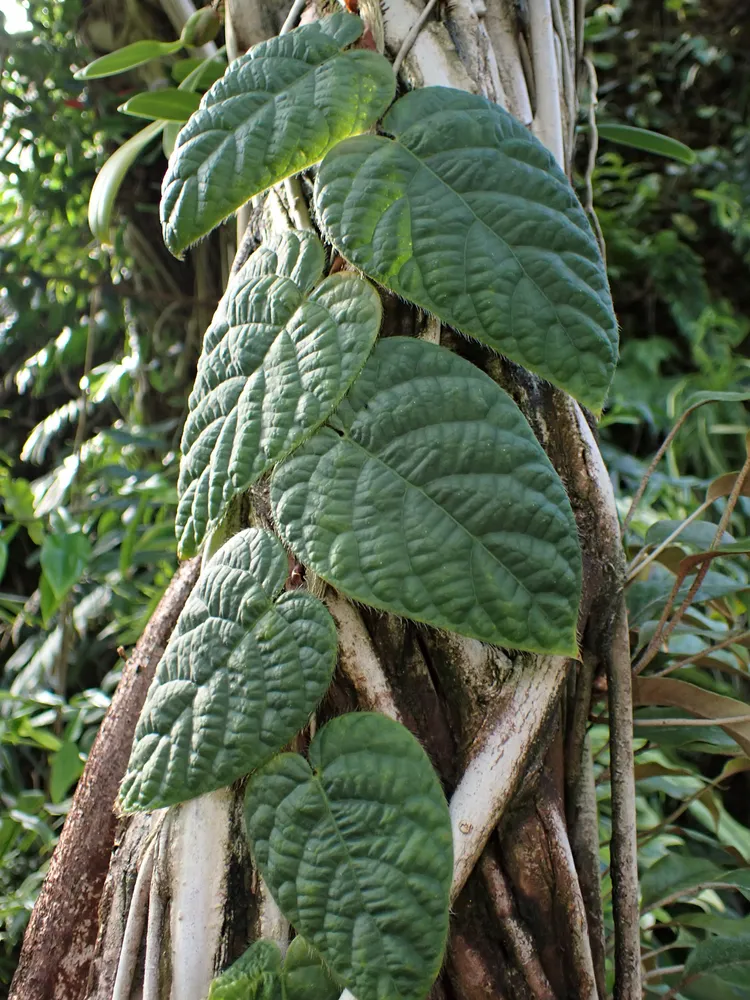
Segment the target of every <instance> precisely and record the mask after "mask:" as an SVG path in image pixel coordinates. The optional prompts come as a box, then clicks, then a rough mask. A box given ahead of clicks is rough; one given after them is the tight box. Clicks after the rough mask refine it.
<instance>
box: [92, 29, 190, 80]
mask: <svg viewBox="0 0 750 1000" xmlns="http://www.w3.org/2000/svg"><path fill="white" fill-rule="evenodd" d="M183 44H184V43H183V42H181V41H180V40H177V41H175V42H157V41H154V40H153V39H146V38H144V39H143V40H142V41H140V42H133V43H132V44H131V45H126V46H124V48H122V49H116V50H115V51H114V52H108V53H107V55H106V56H101V57H100V58H99V59H95V60H94V61H93V62H92V63H89V64H88V66H84V67H83V69H79V70H78V72H77V73H76V74H75V78H76V80H95V79H97V78H99V77H103V76H114V75H115V74H116V73H124V72H126V71H127V70H130V69H135V67H136V66H142V65H143V63H147V62H151V60H152V59H160V58H163V57H164V56H170V55H172V54H173V53H174V52H179V51H180V49H181V48H183Z"/></svg>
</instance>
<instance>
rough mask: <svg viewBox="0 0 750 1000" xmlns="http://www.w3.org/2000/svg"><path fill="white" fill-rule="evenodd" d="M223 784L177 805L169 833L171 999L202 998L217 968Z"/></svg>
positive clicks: (226, 797)
mask: <svg viewBox="0 0 750 1000" xmlns="http://www.w3.org/2000/svg"><path fill="white" fill-rule="evenodd" d="M232 798H233V796H232V792H231V790H230V789H228V788H224V789H221V791H218V792H211V793H210V794H209V795H201V796H200V798H197V799H192V800H191V801H190V802H185V803H184V804H183V805H181V806H178V807H176V815H175V816H174V818H173V820H172V824H173V826H172V831H171V835H170V838H169V881H170V884H169V890H168V891H169V895H170V898H171V907H170V966H171V971H172V984H171V993H170V997H171V1000H205V997H206V995H207V993H208V987H209V985H210V983H211V980H212V979H213V978H214V976H215V975H216V973H217V971H218V969H219V968H220V951H221V943H222V936H221V932H222V925H223V922H224V910H225V904H226V900H227V871H228V868H229V857H230V852H231V844H230V836H229V833H230V828H231V824H230V811H231V806H232Z"/></svg>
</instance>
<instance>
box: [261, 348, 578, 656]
mask: <svg viewBox="0 0 750 1000" xmlns="http://www.w3.org/2000/svg"><path fill="white" fill-rule="evenodd" d="M330 423H331V426H330V427H324V428H322V429H321V430H320V431H318V432H317V433H316V434H315V435H314V436H313V437H312V438H310V440H308V441H307V442H306V443H305V444H304V445H303V446H302V447H301V448H300V449H298V450H297V451H296V452H295V453H294V454H293V455H291V457H290V458H289V459H287V460H286V461H285V462H284V463H283V464H282V465H280V466H278V467H277V469H276V471H275V472H274V475H273V478H272V480H271V501H272V505H273V509H274V516H275V518H276V521H277V524H278V525H279V528H280V530H281V533H282V534H283V536H284V538H285V539H286V540H287V542H288V543H289V545H290V546H291V548H292V549H293V550H294V551H295V552H296V553H297V555H298V556H299V557H300V559H302V561H303V562H305V563H306V564H307V565H309V566H310V567H311V568H312V569H314V570H315V572H316V573H317V574H318V575H319V576H321V577H323V579H324V580H327V581H328V582H329V583H332V584H333V585H334V586H335V587H337V588H338V589H340V590H341V591H343V593H345V594H347V595H348V596H349V597H352V598H354V599H355V600H358V601H362V602H363V603H364V604H370V605H372V606H373V607H376V608H382V609H384V610H386V611H392V612H394V613H395V614H399V615H405V616H406V617H408V618H415V619H417V621H422V622H427V623H428V624H430V625H434V626H436V627H438V628H444V629H448V630H450V631H452V632H459V633H461V634H462V635H469V636H473V637H474V638H477V639H482V640H483V641H485V642H492V643H496V644H498V645H501V646H512V647H514V648H516V649H531V650H535V651H539V652H555V653H562V654H575V653H576V650H577V643H576V621H577V615H578V601H579V597H580V588H581V559H580V552H579V547H578V537H577V533H576V525H575V521H574V519H573V514H572V512H571V509H570V504H569V503H568V498H567V496H566V494H565V490H564V489H563V486H562V483H561V482H560V480H559V479H558V477H557V475H556V473H555V471H554V469H553V468H552V466H551V464H550V462H549V459H548V458H547V456H546V455H545V453H544V451H543V450H542V448H541V446H540V445H539V443H538V442H537V440H536V438H535V437H534V435H533V433H532V431H531V428H530V427H529V425H528V423H527V422H526V420H525V419H524V417H523V415H522V414H521V411H520V410H519V409H518V407H517V406H516V404H515V403H514V402H513V400H512V399H511V398H510V397H509V396H508V395H507V394H506V393H505V392H503V390H502V389H500V388H499V387H498V386H497V385H496V384H495V383H494V382H493V381H492V379H491V378H489V377H488V376H487V375H485V374H484V373H483V372H481V371H480V370H479V369H478V368H475V367H474V365H472V364H470V363H469V362H468V361H464V360H463V359H462V358H459V357H458V356H457V355H455V354H453V353H451V352H450V351H448V350H446V349H445V348H442V347H438V346H436V345H434V344H429V343H426V342H424V341H420V340H415V339H407V338H400V337H391V338H387V339H386V340H382V341H380V342H379V343H378V344H377V346H376V347H375V350H374V351H373V353H372V356H371V358H370V360H369V361H368V362H367V364H366V365H365V368H364V370H363V372H362V374H361V375H360V377H359V378H358V379H357V381H356V382H355V383H354V385H353V386H352V388H351V389H350V391H349V394H348V396H347V397H346V398H345V400H344V401H343V403H342V404H341V405H340V407H339V408H338V410H337V411H336V414H335V415H334V417H333V418H332V419H331V421H330Z"/></svg>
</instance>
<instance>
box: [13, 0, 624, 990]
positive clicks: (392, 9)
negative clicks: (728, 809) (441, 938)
mask: <svg viewBox="0 0 750 1000" xmlns="http://www.w3.org/2000/svg"><path fill="white" fill-rule="evenodd" d="M312 6H313V4H312V3H311V4H310V7H311V8H312ZM228 7H229V11H230V16H231V19H232V23H233V25H234V29H235V36H236V37H235V43H236V45H237V47H238V49H239V50H240V51H242V50H243V49H244V48H245V47H247V45H248V44H249V43H251V42H255V41H257V40H258V39H257V30H258V25H263V24H268V23H275V25H276V28H277V30H278V26H279V24H280V23H281V21H280V14H283V13H285V11H286V10H287V9H288V4H287V5H285V9H284V10H282V11H281V12H279V11H278V10H276V9H275V4H274V3H273V2H272V0H234V2H231V0H230V2H229V3H228ZM578 8H579V5H578V4H576V3H574V0H532V3H531V4H530V7H529V9H530V16H529V18H528V19H525V18H524V17H523V16H522V12H523V11H524V10H525V5H519V4H517V3H515V2H514V0H476V2H471V0H452V2H450V3H446V4H443V5H442V18H441V19H437V18H435V16H434V14H433V15H432V18H430V19H428V20H427V21H426V23H425V24H424V26H423V28H422V30H421V31H420V33H419V34H418V36H417V37H416V40H415V41H414V44H413V45H412V47H411V48H410V49H409V51H408V52H406V53H405V58H404V60H403V66H402V76H403V78H404V79H405V81H406V83H407V84H408V85H409V86H412V87H416V86H423V85H428V84H440V85H444V86H452V87H458V88H463V89H467V90H471V91H473V92H476V93H482V94H485V95H486V96H487V97H489V98H490V99H491V100H494V101H496V102H497V103H498V104H501V105H502V106H504V107H506V108H507V109H508V110H509V111H510V112H511V113H513V114H514V115H515V116H516V117H517V118H519V119H520V120H521V121H522V122H524V123H525V124H526V125H528V126H529V127H530V128H531V129H532V131H533V132H534V133H535V134H536V135H537V136H538V137H539V138H540V139H541V140H542V141H543V142H545V143H546V144H547V145H548V146H549V148H550V149H551V150H552V151H553V152H554V153H555V155H556V156H557V157H558V159H559V161H560V162H561V164H562V165H563V167H564V168H565V169H569V167H570V162H571V158H572V152H573V149H572V145H573V134H574V133H573V127H574V123H575V118H576V89H575V77H576V68H577V64H578V61H579V58H580V30H581V27H580V17H579V13H580V11H579V9H578ZM423 9H424V4H423V3H422V2H421V0H388V3H387V4H383V5H382V11H381V6H380V4H379V3H378V2H377V0H360V13H361V14H362V16H363V18H364V19H365V20H366V22H367V23H368V27H370V29H371V34H372V37H373V38H374V39H375V40H376V44H377V41H378V40H379V39H384V42H385V47H386V52H387V54H388V55H389V56H391V57H394V56H395V55H396V54H397V53H398V52H399V50H400V49H401V47H402V45H403V43H404V40H405V38H406V37H407V35H408V33H409V31H410V29H411V27H412V26H413V25H414V23H415V21H416V20H417V18H418V17H419V15H420V13H421V12H422V10H423ZM312 13H319V12H318V11H317V10H316V11H315V12H312ZM306 16H311V11H308V12H307V14H306ZM243 24H246V25H251V26H253V27H252V32H254V33H255V34H254V35H253V37H251V38H248V39H243V38H242V37H241V30H242V29H241V26H242V25H243ZM305 185H306V181H304V180H303V182H302V192H303V193H304V192H305V191H308V190H309V188H307V187H305ZM298 197H299V191H297V192H296V194H295V193H294V192H291V193H290V190H289V188H288V187H283V186H282V187H280V188H279V190H278V197H276V195H274V197H273V198H270V199H268V200H267V201H266V203H265V211H263V210H262V208H263V206H262V205H261V203H260V202H259V201H257V200H256V202H254V204H253V211H252V212H250V211H248V213H247V217H248V218H249V219H250V224H249V229H248V232H247V233H246V238H245V240H244V242H243V245H242V247H241V250H240V253H239V254H238V260H237V261H236V262H235V266H238V265H239V264H241V262H242V260H243V259H245V258H246V256H247V255H248V254H249V253H250V252H251V251H252V249H254V248H255V246H256V245H257V243H258V242H259V240H260V239H261V238H263V237H264V236H267V235H272V234H273V232H274V231H276V230H278V229H279V228H283V227H284V226H287V225H288V224H289V223H288V218H293V219H294V218H296V217H297V216H296V215H295V213H298V212H299V206H298V205H295V203H294V200H295V198H298ZM297 224H298V225H299V222H297ZM383 302H384V327H383V331H382V335H383V336H388V335H390V334H393V333H398V334H400V335H413V336H421V337H425V338H429V339H431V340H437V341H439V342H440V343H442V344H443V346H446V347H449V348H451V349H453V350H454V351H456V352H457V353H460V354H462V355H463V356H465V357H467V358H469V359H470V360H471V361H472V362H473V363H475V364H477V365H478V366H479V367H481V368H483V369H484V370H485V371H486V372H487V373H488V374H489V375H491V377H493V378H494V379H495V381H497V382H498V383H499V384H500V385H501V386H502V387H503V388H505V389H506V390H507V391H508V392H509V393H510V394H511V395H512V396H513V398H514V399H515V400H516V402H517V403H518V404H519V406H520V407H521V409H522V410H523V412H524V414H525V415H526V417H527V419H528V420H529V422H530V424H531V426H532V428H533V430H534V432H535V433H536V435H537V437H538V438H539V440H540V442H541V443H542V445H543V446H544V448H545V450H546V451H547V454H548V455H549V457H550V459H551V461H552V463H553V464H554V466H555V468H556V469H557V472H558V474H559V475H560V477H561V478H562V480H563V482H564V484H565V486H566V488H567V491H568V495H569V497H570V500H571V504H572V507H573V511H574V514H575V516H576V521H577V525H578V529H579V534H580V538H581V545H582V551H583V559H584V589H583V600H582V605H581V616H580V622H579V636H580V637H581V639H582V645H583V648H584V649H585V650H586V651H587V657H586V660H585V662H584V663H583V664H579V663H576V662H575V661H572V660H565V659H563V658H561V657H545V656H539V655H534V654H529V653H518V652H514V651H501V650H497V649H493V648H490V647H487V646H484V645H482V644H481V643H479V642H476V641H473V640H469V639H465V638H462V637H460V636H456V635H444V634H438V633H437V632H434V631H432V630H429V629H425V628H423V627H417V626H416V625H414V624H413V623H410V622H404V621H403V620H399V619H396V618H394V617H391V616H388V615H384V614H380V613H376V612H374V611H372V610H369V609H357V608H355V607H354V606H352V605H351V604H350V603H348V602H347V601H345V600H344V599H343V598H342V597H341V596H340V595H338V594H336V593H335V592H334V591H332V590H331V589H330V588H329V589H328V590H327V592H326V594H325V599H326V601H327V603H328V606H329V608H330V610H331V612H332V614H333V616H334V619H335V621H336V623H337V626H338V630H339V644H340V649H339V663H338V670H337V674H336V678H335V681H334V684H333V686H332V688H331V690H330V692H329V694H328V695H327V696H326V699H325V700H324V703H323V704H322V706H321V707H320V709H319V711H318V713H317V716H316V720H317V722H318V723H321V722H324V721H325V720H326V719H327V718H330V717H331V716H333V715H337V714H340V713H341V712H343V711H347V710H351V709H354V708H357V707H362V708H368V709H374V710H377V711H381V712H383V713H385V714H387V715H391V716H393V717H395V718H399V719H400V720H401V721H403V722H404V723H405V724H406V725H407V726H408V727H409V728H410V729H411V730H412V731H413V732H414V733H415V734H416V735H417V736H418V738H419V739H420V740H421V742H422V744H423V745H424V746H425V748H426V749H427V751H428V753H429V755H430V757H431V759H432V761H433V763H434V765H435V767H436V769H437V771H438V773H439V775H440V777H441V779H442V781H443V784H444V788H445V791H446V794H447V795H448V797H449V799H450V804H451V818H452V824H453V833H454V849H455V858H456V862H455V869H454V884H453V894H452V895H453V901H454V903H453V906H454V909H453V918H452V924H451V934H450V940H449V944H448V951H447V956H446V962H445V966H444V969H443V971H442V972H441V974H440V977H439V978H438V981H437V983H436V984H435V987H434V989H433V993H432V996H433V997H434V998H446V1000H480V998H481V1000H485V998H487V997H496V998H498V1000H506V998H507V1000H567V998H570V1000H574V998H575V1000H604V997H605V987H604V953H605V952H604V941H603V919H602V912H601V895H600V891H599V869H598V843H597V824H596V802H595V798H594V796H593V778H592V771H591V756H590V752H589V750H588V744H587V741H586V738H585V730H586V723H587V718H588V707H589V703H590V697H591V684H592V680H593V675H594V670H595V669H596V667H597V664H598V663H599V662H600V660H603V659H604V658H605V654H606V653H607V651H608V650H609V648H610V647H611V633H612V622H613V621H614V619H615V616H614V615H613V612H612V609H613V608H615V607H618V606H619V601H620V594H621V547H620V533H619V525H618V520H617V514H616V510H615V506H614V498H613V495H612V491H611V487H610V483H609V478H608V476H607V473H606V470H605V468H604V465H603V462H602V459H601V455H600V453H599V450H598V447H597V443H596V438H595V431H594V430H593V429H592V428H593V419H592V418H590V417H589V416H588V415H586V414H585V413H584V412H583V411H582V410H581V408H580V407H579V406H578V405H577V404H576V403H575V402H574V401H573V400H572V399H570V398H569V397H568V396H566V395H565V394H564V393H562V392H560V391H558V390H556V389H554V388H552V387H551V386H550V385H549V384H547V383H544V382H542V381H541V380H539V379H537V378H535V377H534V376H532V375H530V374H529V373H528V372H525V371H523V370H522V369H520V368H519V367H518V366H516V365H514V364H512V363H511V362H507V361H505V360H503V359H501V358H499V357H497V356H496V355H494V354H492V353H491V352H490V351H489V350H487V349H485V348H482V347H481V346H479V345H476V344H470V343H468V342H467V341H465V340H464V339H463V338H460V337H458V336H457V335H456V334H455V333H453V332H452V331H451V330H449V329H448V328H445V327H443V328H441V327H440V324H439V323H437V322H436V321H434V320H432V319H429V318H428V319H425V318H424V317H422V316H420V315H419V314H418V313H417V311H416V310H414V309H412V308H411V307H409V306H407V305H405V304H404V303H402V302H400V301H398V300H397V299H396V298H395V297H394V296H391V295H389V294H388V293H385V292H383ZM252 500H253V504H254V508H255V509H254V515H253V516H254V519H255V522H256V523H261V524H264V526H266V527H270V524H269V519H268V517H267V514H266V513H265V511H267V506H266V504H265V502H264V498H263V497H262V495H256V494H253V496H252ZM621 767H624V768H625V769H626V768H627V760H625V759H623V760H622V761H621ZM242 790H243V789H242V783H241V782H240V783H239V784H238V785H237V786H235V787H234V788H232V789H228V790H224V791H221V792H217V793H214V794H212V795H208V796H204V797H202V798H200V799H197V800H195V801H193V802H190V803H187V804H186V805H184V806H180V807H176V808H174V809H170V810H160V811H159V812H157V813H154V814H152V815H150V816H149V815H147V816H139V817H138V818H136V819H131V820H129V821H127V822H126V823H125V824H123V826H122V828H121V837H120V839H119V841H118V844H117V846H116V849H115V852H114V854H113V857H112V861H111V864H110V871H109V875H108V877H107V882H106V886H105V890H104V894H103V897H102V904H101V909H100V913H99V937H98V940H97V945H96V949H95V956H94V960H93V962H92V963H91V975H90V980H89V986H88V989H87V990H86V991H79V992H78V993H75V994H74V993H69V994H62V993H60V994H57V993H52V992H49V993H44V992H36V993H32V992H29V991H28V989H26V988H25V987H23V986H20V987H16V990H15V992H14V994H13V1000H32V997H33V1000H39V998H42V997H47V996H49V997H53V996H54V997H57V996H60V997H62V996H63V995H64V996H65V997H66V1000H68V998H69V997H70V998H72V997H73V996H75V997H76V1000H82V998H83V997H86V998H87V1000H134V998H136V997H138V998H142V1000H167V998H172V1000H205V997H206V994H207V991H208V985H209V982H210V979H211V978H212V976H213V975H215V974H216V973H217V972H219V971H220V970H221V969H223V968H224V967H226V965H228V964H229V963H230V962H231V961H232V960H233V959H234V958H236V957H237V956H238V955H239V954H241V953H242V951H243V950H244V949H245V948H246V947H247V944H248V943H249V941H251V940H253V939H254V938H256V937H258V936H261V935H262V936H265V937H270V938H272V939H274V940H276V941H278V942H279V944H280V945H281V946H282V948H283V947H285V945H286V943H287V942H288V939H289V926H288V924H287V923H286V921H285V920H284V918H283V916H282V915H281V914H280V913H279V911H278V909H277V907H276V905H275V903H274V901H273V900H272V899H271V897H270V896H269V894H268V893H267V891H266V890H265V888H264V886H263V884H262V881H261V880H260V879H259V878H258V876H257V873H256V872H255V871H254V870H253V867H252V864H251V860H250V858H249V855H248V851H247V847H246V843H245V838H244V835H243V832H242V826H241V799H242ZM110 803H111V799H107V801H106V808H109V804H110ZM623 844H624V845H625V847H627V845H626V844H625V842H624V841H623ZM630 860H631V861H632V859H630ZM625 863H626V865H627V864H628V863H629V862H628V859H627V858H626V859H625ZM627 870H628V871H630V872H631V873H632V864H631V866H630V868H629V869H627ZM87 915H88V918H89V919H93V917H94V914H93V911H92V910H91V909H89V911H88V914H87ZM625 916H626V917H627V913H626V914H625ZM631 916H632V914H631ZM636 941H637V938H636ZM26 952H28V955H29V959H31V957H32V953H33V954H35V955H36V961H40V953H39V952H38V951H37V950H36V948H35V947H34V945H33V944H32V945H30V946H29V948H28V949H25V954H26ZM627 956H628V963H629V968H630V969H631V971H632V968H633V961H634V960H635V961H636V963H637V955H636V956H633V954H632V949H630V950H629V951H627ZM84 964H85V961H84V957H83V956H81V958H80V962H79V965H80V967H81V968H82V967H83V965H84ZM617 995H618V998H619V1000H634V998H635V997H636V996H640V993H639V984H637V983H635V981H634V980H632V979H629V980H628V985H627V987H626V989H625V990H624V991H623V990H622V989H621V990H620V991H619V992H618V994H617Z"/></svg>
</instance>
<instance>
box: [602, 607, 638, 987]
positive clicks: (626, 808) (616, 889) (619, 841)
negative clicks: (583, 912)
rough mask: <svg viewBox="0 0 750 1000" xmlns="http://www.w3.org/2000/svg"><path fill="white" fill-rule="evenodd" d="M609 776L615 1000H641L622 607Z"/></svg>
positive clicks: (614, 656)
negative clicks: (610, 791)
mask: <svg viewBox="0 0 750 1000" xmlns="http://www.w3.org/2000/svg"><path fill="white" fill-rule="evenodd" d="M606 665H607V691H608V695H609V720H610V721H609V728H610V766H611V770H612V778H611V789H612V841H611V845H610V853H611V856H612V900H613V909H614V917H615V987H614V1000H641V996H642V990H641V973H640V965H641V956H640V950H641V945H640V928H639V923H638V862H637V855H638V844H637V833H636V815H635V779H634V776H633V694H632V676H631V672H630V649H629V643H628V623H627V615H626V612H625V606H624V602H622V604H621V606H620V609H619V611H618V614H617V617H616V619H615V622H614V627H613V635H612V645H611V649H610V651H609V655H608V656H607V657H606Z"/></svg>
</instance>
